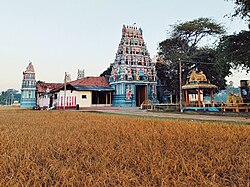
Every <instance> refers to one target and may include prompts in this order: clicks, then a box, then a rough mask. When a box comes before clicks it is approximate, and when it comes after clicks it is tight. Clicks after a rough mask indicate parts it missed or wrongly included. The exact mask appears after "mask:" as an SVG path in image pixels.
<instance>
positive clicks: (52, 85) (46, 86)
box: [36, 81, 63, 93]
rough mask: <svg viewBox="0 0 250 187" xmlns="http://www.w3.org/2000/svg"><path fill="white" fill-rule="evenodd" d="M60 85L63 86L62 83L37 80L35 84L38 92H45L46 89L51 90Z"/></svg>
mask: <svg viewBox="0 0 250 187" xmlns="http://www.w3.org/2000/svg"><path fill="white" fill-rule="evenodd" d="M61 86H63V83H45V82H41V81H38V82H37V84H36V88H37V92H38V93H45V92H47V91H50V90H53V89H55V88H58V87H61Z"/></svg>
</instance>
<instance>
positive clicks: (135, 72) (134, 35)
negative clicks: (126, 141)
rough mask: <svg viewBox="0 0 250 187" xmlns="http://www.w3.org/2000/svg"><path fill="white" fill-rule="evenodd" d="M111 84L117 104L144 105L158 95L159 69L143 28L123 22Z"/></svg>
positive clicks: (114, 102)
mask: <svg viewBox="0 0 250 187" xmlns="http://www.w3.org/2000/svg"><path fill="white" fill-rule="evenodd" d="M109 82H110V85H111V86H112V87H113V88H114V89H115V93H114V95H113V102H112V103H113V106H140V105H141V104H142V103H145V102H148V101H152V102H157V98H156V84H157V82H156V69H155V64H154V63H152V61H151V59H150V55H149V52H148V50H147V47H146V44H145V42H144V40H143V36H142V29H141V28H137V27H134V26H133V27H132V26H125V25H123V28H122V38H121V41H120V44H119V47H118V50H117V53H116V55H115V61H114V63H113V67H112V72H111V76H110V79H109Z"/></svg>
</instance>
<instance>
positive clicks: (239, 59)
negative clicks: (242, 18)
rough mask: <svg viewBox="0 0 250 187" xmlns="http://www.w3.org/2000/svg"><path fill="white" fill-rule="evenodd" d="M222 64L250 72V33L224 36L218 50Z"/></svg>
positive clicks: (244, 32)
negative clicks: (229, 64) (228, 64)
mask: <svg viewBox="0 0 250 187" xmlns="http://www.w3.org/2000/svg"><path fill="white" fill-rule="evenodd" d="M217 54H218V59H219V60H220V61H221V63H228V62H229V63H231V64H232V65H233V67H234V68H237V67H238V66H242V67H243V68H244V69H246V70H247V71H248V72H249V71H250V31H241V32H240V33H239V34H234V35H229V36H224V37H222V38H221V40H220V42H219V45H218V48H217Z"/></svg>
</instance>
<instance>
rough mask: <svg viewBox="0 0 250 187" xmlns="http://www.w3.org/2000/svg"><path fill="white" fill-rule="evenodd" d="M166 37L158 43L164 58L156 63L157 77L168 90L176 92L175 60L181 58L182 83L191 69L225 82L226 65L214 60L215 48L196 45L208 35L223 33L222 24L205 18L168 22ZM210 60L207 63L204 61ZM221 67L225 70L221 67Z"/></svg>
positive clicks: (177, 64)
mask: <svg viewBox="0 0 250 187" xmlns="http://www.w3.org/2000/svg"><path fill="white" fill-rule="evenodd" d="M172 28H173V29H172V32H171V34H170V37H169V38H167V39H166V40H164V41H162V42H161V43H160V44H159V48H158V50H159V55H160V57H161V58H162V59H163V60H164V61H165V63H164V64H160V63H157V66H156V68H157V70H158V77H159V78H160V79H162V80H165V81H164V82H166V83H167V85H166V86H167V87H168V89H169V91H172V92H175V93H178V92H179V62H180V61H181V62H182V73H183V76H182V84H184V83H185V82H186V78H187V76H188V75H189V74H190V73H191V71H192V70H194V69H198V70H202V71H203V72H204V73H206V74H207V76H208V78H209V79H210V81H211V82H212V83H215V84H217V85H218V84H219V86H220V87H221V88H223V87H224V86H225V82H226V81H225V77H226V76H227V75H228V74H229V73H230V71H229V69H230V67H228V66H226V65H223V64H217V61H216V51H215V49H213V48H209V47H203V48H202V47H199V46H200V44H201V42H202V40H203V39H205V38H208V37H219V36H220V35H222V34H224V33H225V30H224V28H223V26H222V25H220V24H218V23H216V22H215V21H214V20H212V19H209V18H199V19H195V20H193V21H187V22H183V23H179V24H175V25H173V26H172ZM201 62H205V63H210V64H204V63H202V64H201ZM219 67H220V68H223V69H224V70H225V71H221V70H220V69H219Z"/></svg>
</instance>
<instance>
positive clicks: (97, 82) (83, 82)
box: [68, 77, 109, 87]
mask: <svg viewBox="0 0 250 187" xmlns="http://www.w3.org/2000/svg"><path fill="white" fill-rule="evenodd" d="M68 84H71V85H72V86H105V87H109V83H108V80H107V78H106V77H84V78H82V79H79V80H75V81H71V82H68Z"/></svg>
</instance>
